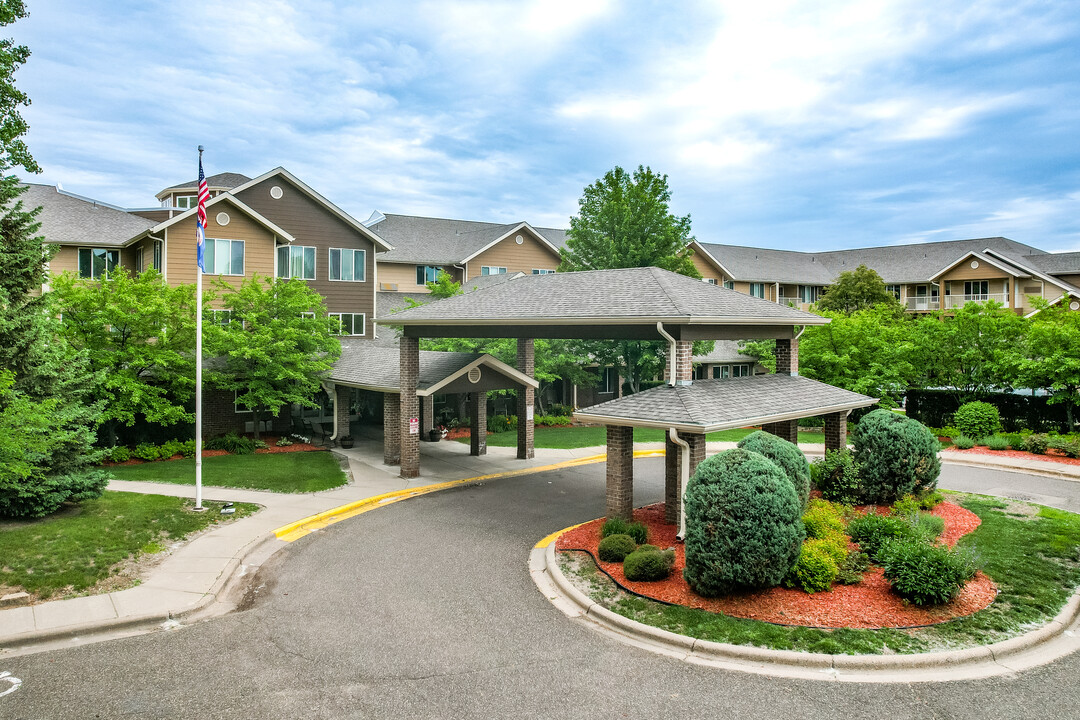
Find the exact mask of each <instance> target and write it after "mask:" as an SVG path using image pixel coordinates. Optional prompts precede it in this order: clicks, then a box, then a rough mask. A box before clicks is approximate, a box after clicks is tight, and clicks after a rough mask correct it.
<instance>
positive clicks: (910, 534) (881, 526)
mask: <svg viewBox="0 0 1080 720" xmlns="http://www.w3.org/2000/svg"><path fill="white" fill-rule="evenodd" d="M847 531H848V535H850V536H851V539H852V540H854V541H855V542H857V543H858V544H859V549H860V550H862V551H863V552H864V553H866V554H867V555H869V556H870V559H871V560H874V561H875V562H877V560H878V556H879V554H880V553H881V549H882V547H883V546H884V545H885V543H886V542H887V541H889V540H893V539H896V538H904V539H908V538H915V537H916V535H917V533H916V531H915V526H914V525H912V524H911V522H910V521H909V520H908V519H907V518H902V517H898V516H896V515H878V514H877V513H875V512H868V513H866V514H865V515H863V516H861V517H857V518H855V519H853V520H852V521H851V522H849V523H848V526H847Z"/></svg>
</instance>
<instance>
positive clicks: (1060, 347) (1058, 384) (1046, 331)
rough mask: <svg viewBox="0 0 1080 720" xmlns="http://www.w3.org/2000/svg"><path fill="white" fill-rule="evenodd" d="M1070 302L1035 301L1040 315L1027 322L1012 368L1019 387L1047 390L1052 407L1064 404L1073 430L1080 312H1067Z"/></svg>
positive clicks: (1078, 397) (1079, 391)
mask: <svg viewBox="0 0 1080 720" xmlns="http://www.w3.org/2000/svg"><path fill="white" fill-rule="evenodd" d="M1067 301H1068V298H1065V299H1063V300H1062V302H1059V303H1056V304H1054V305H1050V304H1049V303H1047V302H1046V301H1045V300H1042V299H1041V298H1040V299H1035V300H1034V302H1035V303H1036V307H1037V308H1039V309H1040V312H1039V313H1038V314H1037V315H1035V316H1034V317H1033V318H1032V319H1031V320H1029V321H1028V323H1029V324H1028V327H1027V335H1026V337H1025V338H1024V342H1023V343H1022V344H1021V348H1020V352H1018V353H1017V355H1016V359H1015V363H1014V366H1013V367H1014V372H1015V377H1016V380H1017V384H1019V385H1022V386H1024V387H1029V388H1042V389H1045V390H1047V391H1049V392H1050V393H1051V396H1050V402H1051V403H1054V404H1057V403H1063V404H1065V407H1066V411H1067V415H1068V421H1069V428H1070V429H1071V428H1075V427H1076V425H1075V422H1076V408H1077V407H1078V406H1080V312H1075V311H1072V310H1069V309H1068V308H1066V307H1065V304H1066V302H1067Z"/></svg>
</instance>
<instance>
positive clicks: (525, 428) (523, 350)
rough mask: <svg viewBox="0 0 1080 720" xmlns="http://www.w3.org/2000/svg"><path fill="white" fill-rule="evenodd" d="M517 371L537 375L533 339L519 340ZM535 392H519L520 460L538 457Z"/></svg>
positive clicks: (518, 443)
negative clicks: (534, 442)
mask: <svg viewBox="0 0 1080 720" xmlns="http://www.w3.org/2000/svg"><path fill="white" fill-rule="evenodd" d="M517 369H518V370H520V371H521V372H523V373H525V374H526V375H528V376H529V377H533V374H534V373H535V370H536V369H535V358H534V356H533V340H532V338H518V347H517ZM535 392H536V391H535V390H533V389H532V388H531V387H526V388H518V391H517V441H518V442H517V456H518V460H530V459H532V458H533V457H535V456H536V451H535V450H534V449H533V435H534V433H533V400H534V397H533V396H534V394H535Z"/></svg>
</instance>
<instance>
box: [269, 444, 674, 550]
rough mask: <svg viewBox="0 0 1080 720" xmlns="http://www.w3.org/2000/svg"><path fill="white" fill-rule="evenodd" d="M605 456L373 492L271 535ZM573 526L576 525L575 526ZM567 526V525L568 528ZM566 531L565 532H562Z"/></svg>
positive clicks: (297, 533)
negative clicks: (463, 487) (436, 493)
mask: <svg viewBox="0 0 1080 720" xmlns="http://www.w3.org/2000/svg"><path fill="white" fill-rule="evenodd" d="M663 454H664V451H663V450H640V451H638V452H635V453H634V457H658V456H662V455H663ZM606 459H607V455H590V456H588V457H583V458H574V459H573V460H565V461H563V462H560V463H554V464H552V465H542V466H540V467H530V468H521V469H520V470H507V471H505V472H498V473H490V474H488V475H478V476H477V477H471V478H465V479H463V480H451V481H449V482H444V483H436V484H434V485H423V486H421V487H416V488H406V489H405V490H395V491H393V492H388V493H383V494H382V495H375V496H372V497H369V498H364V499H363V500H357V501H356V502H351V503H348V504H347V505H341V506H339V507H336V508H331V509H329V510H324V511H323V512H321V513H317V514H315V515H310V516H308V517H306V518H302V519H300V520H297V521H296V522H291V523H289V524H288V525H282V526H281V527H279V528H278V529H277V530H275V531H274V535H276V536H277V538H278V539H279V540H284V541H285V542H293V541H294V540H299V539H300V538H302V537H304V536H305V535H307V534H309V533H311V531H313V530H321V529H322V528H324V527H326V526H327V525H333V524H334V523H337V522H341V521H342V520H346V519H348V518H351V517H356V516H357V515H360V514H363V513H366V512H368V511H369V510H374V509H375V508H379V507H383V506H384V505H392V504H394V503H396V502H400V501H402V500H407V499H408V498H411V497H416V496H417V495H426V494H428V493H431V492H436V491H438V490H445V489H447V488H451V487H455V486H457V485H466V484H468V483H474V482H481V481H483V480H494V479H495V478H503V477H514V476H516V475H528V474H529V473H536V472H545V471H547V470H559V469H561V468H568V467H577V466H578V465H590V464H592V463H598V462H603V461H604V460H606ZM575 527H576V526H575ZM567 529H570V528H567ZM561 532H565V531H561Z"/></svg>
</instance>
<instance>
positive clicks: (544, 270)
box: [481, 268, 555, 275]
mask: <svg viewBox="0 0 1080 720" xmlns="http://www.w3.org/2000/svg"><path fill="white" fill-rule="evenodd" d="M481 272H483V268H481ZM532 274H533V275H554V274H555V271H554V270H548V269H547V268H533V271H532Z"/></svg>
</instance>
